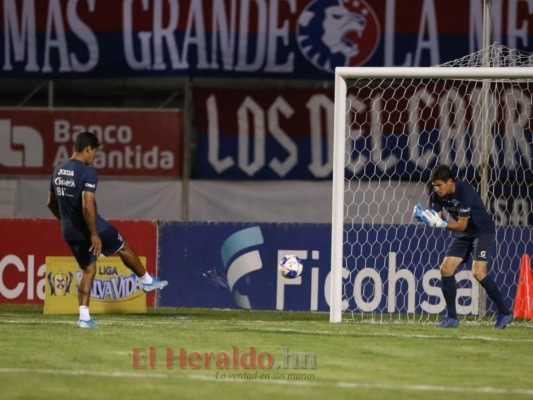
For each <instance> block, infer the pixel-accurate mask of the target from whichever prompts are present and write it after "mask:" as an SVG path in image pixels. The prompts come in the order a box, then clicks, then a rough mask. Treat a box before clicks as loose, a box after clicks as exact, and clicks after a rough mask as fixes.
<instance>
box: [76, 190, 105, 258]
mask: <svg viewBox="0 0 533 400" xmlns="http://www.w3.org/2000/svg"><path fill="white" fill-rule="evenodd" d="M81 197H82V202H83V218H84V219H85V224H86V225H87V228H88V229H89V233H90V234H91V247H90V248H89V251H91V252H92V253H93V254H94V255H96V256H99V255H100V253H101V252H102V241H101V240H100V236H98V231H97V230H96V202H95V195H94V192H89V191H83V192H82V194H81Z"/></svg>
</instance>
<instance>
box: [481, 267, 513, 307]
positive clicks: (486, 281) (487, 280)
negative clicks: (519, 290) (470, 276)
mask: <svg viewBox="0 0 533 400" xmlns="http://www.w3.org/2000/svg"><path fill="white" fill-rule="evenodd" d="M479 283H480V284H481V286H483V288H484V289H485V291H486V292H487V294H488V295H489V297H490V299H491V300H492V301H493V302H494V304H496V307H498V311H499V313H500V314H505V315H509V314H511V312H510V311H509V309H508V308H507V306H506V305H505V302H504V301H503V299H502V295H501V293H500V290H499V289H498V286H496V282H494V279H492V278H491V277H490V276H488V275H487V276H486V277H484V278H483V279H482V280H480V281H479Z"/></svg>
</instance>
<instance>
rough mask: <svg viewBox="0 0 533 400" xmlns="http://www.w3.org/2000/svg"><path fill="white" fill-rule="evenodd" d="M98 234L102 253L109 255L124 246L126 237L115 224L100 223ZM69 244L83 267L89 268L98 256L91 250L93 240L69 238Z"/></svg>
mask: <svg viewBox="0 0 533 400" xmlns="http://www.w3.org/2000/svg"><path fill="white" fill-rule="evenodd" d="M98 236H100V240H102V254H103V255H104V256H109V255H111V254H114V253H116V252H117V251H119V250H120V249H122V246H124V239H123V238H122V236H121V235H120V232H119V231H118V230H117V228H115V227H114V226H113V225H111V224H108V223H105V224H99V226H98ZM67 244H68V245H69V247H70V250H71V251H72V254H73V255H74V258H75V259H76V261H77V262H78V264H79V266H80V268H81V269H85V268H87V267H88V266H89V265H91V264H92V263H94V262H95V261H96V256H95V255H94V254H93V253H92V252H90V251H89V248H90V247H91V240H90V239H89V240H72V241H71V240H67Z"/></svg>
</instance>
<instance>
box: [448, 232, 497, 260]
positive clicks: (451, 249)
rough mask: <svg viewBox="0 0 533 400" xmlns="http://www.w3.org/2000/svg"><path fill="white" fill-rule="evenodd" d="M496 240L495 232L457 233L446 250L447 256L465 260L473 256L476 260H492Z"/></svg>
mask: <svg viewBox="0 0 533 400" xmlns="http://www.w3.org/2000/svg"><path fill="white" fill-rule="evenodd" d="M495 242H496V234H495V233H480V234H478V235H477V236H467V235H457V236H453V239H452V242H451V243H450V245H449V246H448V249H447V250H446V257H459V258H462V259H463V262H464V263H466V262H468V259H469V258H470V257H472V259H473V260H474V261H484V262H490V257H491V255H492V252H493V247H494V244H495Z"/></svg>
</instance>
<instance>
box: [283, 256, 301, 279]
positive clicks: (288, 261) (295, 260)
mask: <svg viewBox="0 0 533 400" xmlns="http://www.w3.org/2000/svg"><path fill="white" fill-rule="evenodd" d="M303 269H304V266H303V265H302V260H301V259H300V257H297V256H294V255H286V256H283V257H282V258H281V260H280V261H279V270H280V272H281V275H283V276H284V277H285V278H288V279H294V278H298V277H299V276H300V275H301V274H302V271H303Z"/></svg>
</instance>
